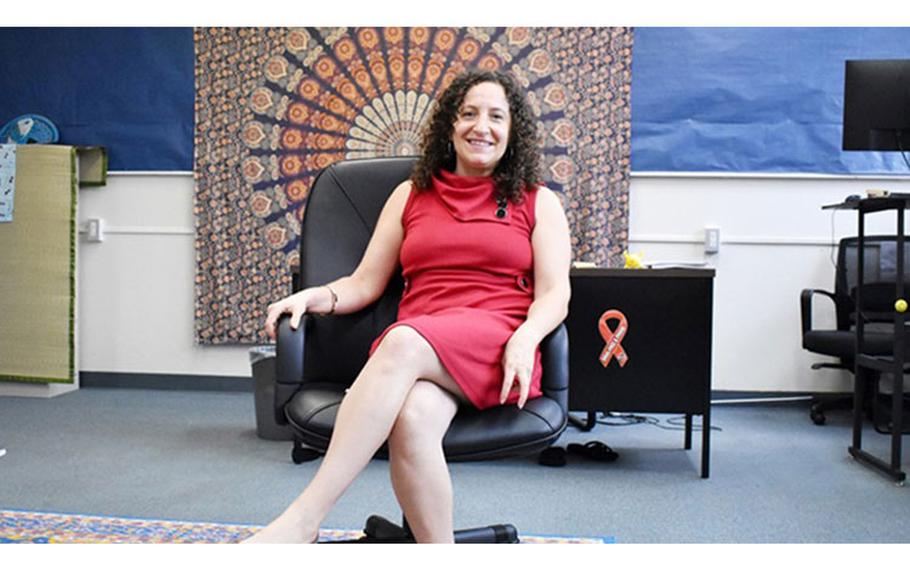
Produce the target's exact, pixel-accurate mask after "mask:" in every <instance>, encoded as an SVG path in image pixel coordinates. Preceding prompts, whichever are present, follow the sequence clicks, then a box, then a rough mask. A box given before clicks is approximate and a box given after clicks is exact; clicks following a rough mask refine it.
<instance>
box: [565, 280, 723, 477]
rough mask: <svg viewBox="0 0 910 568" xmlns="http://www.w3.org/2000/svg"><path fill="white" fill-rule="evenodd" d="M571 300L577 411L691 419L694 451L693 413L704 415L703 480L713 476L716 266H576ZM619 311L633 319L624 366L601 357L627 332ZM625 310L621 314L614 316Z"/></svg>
mask: <svg viewBox="0 0 910 568" xmlns="http://www.w3.org/2000/svg"><path fill="white" fill-rule="evenodd" d="M571 280H572V300H571V302H570V303H569V317H568V320H567V323H566V325H567V328H568V332H569V409H570V410H573V411H586V412H588V423H587V424H579V423H578V422H577V421H575V420H573V423H575V424H576V425H578V426H581V427H582V428H583V429H590V428H591V427H593V425H594V417H595V413H596V412H598V411H600V412H608V411H616V412H653V413H681V414H685V416H686V431H685V448H686V449H690V448H691V436H692V415H695V414H700V415H702V472H701V475H702V477H708V450H709V435H710V409H711V330H712V319H713V318H712V313H713V289H714V270H713V269H683V268H667V269H637V270H625V269H612V268H595V269H573V270H572V273H571ZM608 310H617V311H618V312H620V313H621V314H622V315H623V316H625V320H626V322H627V329H626V332H625V335H624V336H622V338H621V340H620V343H619V344H620V346H621V348H622V350H623V351H624V353H625V355H626V356H627V358H628V359H627V360H626V361H625V364H624V365H622V366H621V365H620V361H619V360H618V358H617V357H616V355H613V356H612V357H611V358H610V360H609V362H608V363H607V365H606V367H605V366H604V365H603V364H602V363H601V356H602V355H604V351H605V348H606V346H607V343H608V341H609V339H610V337H611V335H616V334H617V333H620V331H619V329H618V326H619V320H618V319H616V318H612V319H608V320H607V322H606V327H607V329H606V330H602V328H601V325H600V320H601V317H602V316H603V315H604V314H605V313H606V312H607V311H608ZM613 315H618V314H613Z"/></svg>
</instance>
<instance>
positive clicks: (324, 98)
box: [195, 28, 632, 344]
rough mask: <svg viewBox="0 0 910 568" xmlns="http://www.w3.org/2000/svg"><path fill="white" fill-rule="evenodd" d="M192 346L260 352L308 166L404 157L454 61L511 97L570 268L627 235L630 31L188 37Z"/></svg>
mask: <svg viewBox="0 0 910 568" xmlns="http://www.w3.org/2000/svg"><path fill="white" fill-rule="evenodd" d="M195 40H196V133H195V151H196V155H195V182H196V206H195V216H196V255H197V271H196V340H197V341H198V342H199V343H203V344H223V343H264V342H266V341H267V338H266V337H265V335H264V333H263V332H262V331H261V327H262V322H263V320H264V318H265V309H266V306H268V304H269V303H271V302H273V301H275V300H276V299H278V298H280V297H283V296H285V295H287V294H288V293H289V291H290V279H291V276H290V274H291V272H292V270H293V269H294V268H296V266H297V264H298V252H297V251H298V248H299V241H300V220H301V219H302V218H303V212H304V210H305V208H306V201H307V194H308V191H309V188H310V185H311V183H312V182H313V180H314V179H315V177H316V175H317V174H318V173H319V171H320V170H321V169H322V168H324V167H326V166H328V165H330V164H332V163H334V162H336V161H338V160H343V159H352V158H367V157H374V156H404V155H413V154H416V153H417V148H418V144H419V139H420V132H421V128H422V126H423V124H424V123H425V121H426V120H427V118H428V116H429V115H430V113H431V112H432V110H433V107H434V104H435V103H434V100H435V97H436V96H437V95H438V94H439V93H440V92H441V91H442V90H444V89H445V87H446V86H448V85H449V83H450V82H451V81H452V79H453V78H454V77H455V76H456V75H457V74H458V73H459V72H461V71H463V70H465V69H468V68H475V67H476V68H485V69H500V70H503V71H506V72H508V73H511V74H512V75H513V76H514V77H515V78H516V79H517V80H518V81H519V83H520V84H521V85H522V86H523V87H524V88H525V90H526V92H527V94H528V95H527V96H528V100H529V102H530V104H531V107H532V109H533V111H534V113H535V114H536V116H537V117H538V120H539V124H540V149H541V154H542V156H543V166H544V167H543V171H544V179H543V180H542V181H543V182H544V183H546V185H547V186H548V187H550V188H551V189H553V190H554V191H557V192H558V194H559V195H560V196H561V198H562V201H563V204H564V206H565V209H566V214H567V216H568V219H569V224H570V227H571V231H572V247H573V257H574V260H580V261H589V262H594V263H596V264H597V265H598V266H617V265H619V264H620V263H621V258H622V251H623V250H624V249H625V246H626V243H627V239H628V185H629V152H630V143H629V142H630V109H629V100H630V84H631V62H632V30H631V29H629V28H306V29H279V28H268V29H237V28H230V29H224V28H214V29H208V28H207V29H197V30H196V31H195Z"/></svg>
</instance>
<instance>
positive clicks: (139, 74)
mask: <svg viewBox="0 0 910 568" xmlns="http://www.w3.org/2000/svg"><path fill="white" fill-rule="evenodd" d="M0 54H2V55H0V66H2V69H3V72H2V73H0V126H2V125H3V124H5V123H6V122H7V121H9V120H11V119H13V118H15V117H17V116H20V115H22V114H26V113H35V114H41V115H44V116H46V117H48V118H50V119H51V121H53V122H54V124H56V126H57V128H58V129H59V130H60V143H62V144H73V145H100V146H106V147H107V150H108V160H109V161H108V164H109V168H110V169H111V170H133V171H136V170H151V171H192V169H193V104H194V91H193V89H194V84H193V81H194V73H193V65H194V51H193V30H192V28H4V29H3V30H2V32H0Z"/></svg>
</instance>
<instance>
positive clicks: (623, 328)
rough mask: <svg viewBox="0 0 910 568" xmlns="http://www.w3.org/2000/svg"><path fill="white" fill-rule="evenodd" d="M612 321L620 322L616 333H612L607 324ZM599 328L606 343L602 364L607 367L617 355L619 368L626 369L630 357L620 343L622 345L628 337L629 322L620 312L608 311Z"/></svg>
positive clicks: (602, 352)
mask: <svg viewBox="0 0 910 568" xmlns="http://www.w3.org/2000/svg"><path fill="white" fill-rule="evenodd" d="M610 320H617V321H618V322H619V323H618V325H617V326H616V330H615V331H611V330H610V328H609V326H607V322H608V321H610ZM597 326H598V327H599V328H600V336H601V337H603V339H604V341H605V342H606V346H605V347H604V349H603V351H601V352H600V364H601V365H603V366H604V367H606V366H607V365H609V364H610V359H612V358H613V356H614V355H615V356H616V362H617V363H619V366H620V367H625V366H626V363H628V362H629V356H628V355H627V354H626V350H625V349H623V348H622V345H620V343H622V338H623V337H625V336H626V332H627V331H629V322H628V321H627V320H626V316H625V315H624V314H623V313H622V312H621V311H619V310H607V311H605V312H604V313H603V315H602V316H600V322H599V323H598V324H597Z"/></svg>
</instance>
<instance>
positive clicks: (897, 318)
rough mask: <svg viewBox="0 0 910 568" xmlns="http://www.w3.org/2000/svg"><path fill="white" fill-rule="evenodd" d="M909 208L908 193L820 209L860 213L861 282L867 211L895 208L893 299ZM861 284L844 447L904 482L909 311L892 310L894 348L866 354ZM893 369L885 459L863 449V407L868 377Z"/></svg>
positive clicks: (900, 281) (898, 293)
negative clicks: (848, 437) (849, 431)
mask: <svg viewBox="0 0 910 568" xmlns="http://www.w3.org/2000/svg"><path fill="white" fill-rule="evenodd" d="M908 208H910V196H906V195H902V196H900V197H894V196H891V197H873V198H866V199H859V200H852V201H846V202H844V203H838V204H836V205H826V206H825V207H823V209H855V210H856V211H857V213H858V214H859V227H858V235H857V237H858V243H857V259H856V260H857V264H858V267H857V282H858V283H860V284H862V283H863V282H864V279H863V266H864V260H865V259H864V256H865V255H864V249H865V242H864V241H865V219H866V214H867V213H876V212H879V211H896V212H897V246H896V248H897V250H896V253H897V270H896V272H897V279H896V282H895V296H894V297H895V300H897V299H900V298H903V299H906V297H905V296H904V276H903V275H904V260H905V259H904V210H906V209H908ZM862 290H863V286H861V285H860V286H857V291H856V350H857V356H856V373H855V376H856V379H855V381H854V386H853V443H852V444H851V445H850V447H849V448H848V449H847V451H848V452H849V453H850V455H851V456H853V458H854V459H856V460H857V461H859V462H861V463H864V464H866V465H869V466H871V467H874V468H875V469H877V470H879V471H881V472H882V473H884V474H886V475H887V476H889V477H890V478H892V479H893V480H894V481H895V482H897V483H898V485H903V484H904V480H905V479H906V478H907V475H906V474H905V473H904V471H903V470H902V469H901V442H902V438H901V436H902V435H903V427H904V421H903V412H904V375H905V373H907V372H908V371H910V367H908V362H907V356H908V353H907V352H906V351H907V350H906V346H905V341H904V335H905V334H906V331H905V329H904V325H905V322H906V320H907V318H908V315H910V312H899V311H897V310H895V312H894V351H893V355H892V356H890V357H882V356H873V355H865V354H863V353H864V350H865V346H864V344H863V338H864V332H863V327H864V325H863V318H862V317H861V314H860V306H862V305H863V303H862ZM882 372H885V373H892V374H893V376H894V391H893V393H892V395H891V399H892V409H891V419H892V422H891V461H890V463H889V462H886V461H885V460H882V459H880V458H878V457H876V456H873V455H872V454H870V453H869V452H867V451H865V450H863V449H862V446H863V407H864V403H865V396H866V393H867V392H868V391H867V388H866V386H867V384H868V383H869V381H873V380H876V377H877V376H878V373H882Z"/></svg>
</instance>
